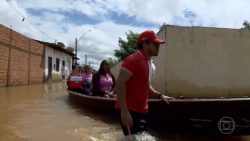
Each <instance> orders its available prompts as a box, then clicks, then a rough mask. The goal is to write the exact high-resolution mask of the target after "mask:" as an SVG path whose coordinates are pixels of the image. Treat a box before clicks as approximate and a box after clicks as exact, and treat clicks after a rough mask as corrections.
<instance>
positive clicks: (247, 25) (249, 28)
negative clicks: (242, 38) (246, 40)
mask: <svg viewBox="0 0 250 141" xmlns="http://www.w3.org/2000/svg"><path fill="white" fill-rule="evenodd" d="M243 26H244V27H243V28H242V29H246V30H249V31H250V23H249V22H248V21H244V23H243Z"/></svg>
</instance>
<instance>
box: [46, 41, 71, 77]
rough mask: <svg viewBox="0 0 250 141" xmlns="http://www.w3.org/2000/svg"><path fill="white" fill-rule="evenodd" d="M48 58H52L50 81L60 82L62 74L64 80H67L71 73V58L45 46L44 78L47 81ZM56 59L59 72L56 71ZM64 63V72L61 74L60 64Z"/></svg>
mask: <svg viewBox="0 0 250 141" xmlns="http://www.w3.org/2000/svg"><path fill="white" fill-rule="evenodd" d="M48 57H52V80H62V75H63V73H64V74H65V79H67V78H68V75H69V74H70V73H71V71H72V56H71V55H69V54H67V53H64V52H62V51H58V50H56V49H54V48H51V47H49V46H46V51H45V78H46V80H48ZM56 58H59V59H60V65H59V66H60V67H59V71H56ZM63 60H64V61H65V68H64V72H62V70H63V68H62V62H63Z"/></svg>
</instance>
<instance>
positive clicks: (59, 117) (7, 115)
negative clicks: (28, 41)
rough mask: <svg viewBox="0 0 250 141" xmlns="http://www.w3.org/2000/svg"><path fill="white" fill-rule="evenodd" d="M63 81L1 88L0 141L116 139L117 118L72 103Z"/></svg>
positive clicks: (186, 140) (188, 139)
mask: <svg viewBox="0 0 250 141" xmlns="http://www.w3.org/2000/svg"><path fill="white" fill-rule="evenodd" d="M65 88H66V86H65V84H64V83H61V82H59V83H53V84H51V85H49V84H41V85H31V86H17V87H9V88H1V89H0V141H99V140H100V141H117V140H120V139H121V138H122V137H123V135H122V131H121V129H120V125H119V121H118V120H117V119H114V118H111V117H108V116H105V115H100V114H98V115H96V114H95V113H91V112H89V111H85V110H84V109H83V108H80V107H78V106H76V105H74V104H72V102H69V99H68V94H67V92H66V90H65ZM157 137H158V138H160V140H167V141H180V140H181V141H182V140H183V141H193V140H199V141H203V140H206V141H209V140H214V141H215V140H218V141H219V140H220V141H221V140H237V141H247V140H250V138H249V137H247V136H243V137H240V136H238V137H204V136H191V135H190V136H187V135H185V136H184V135H175V134H174V135H167V134H160V135H158V136H157Z"/></svg>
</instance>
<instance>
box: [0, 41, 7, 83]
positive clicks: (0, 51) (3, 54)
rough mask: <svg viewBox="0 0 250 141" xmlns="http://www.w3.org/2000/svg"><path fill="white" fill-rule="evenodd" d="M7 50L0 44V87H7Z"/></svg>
mask: <svg viewBox="0 0 250 141" xmlns="http://www.w3.org/2000/svg"><path fill="white" fill-rule="evenodd" d="M8 55H9V48H7V47H4V46H2V45H1V44H0V87H2V86H6V85H7V71H8Z"/></svg>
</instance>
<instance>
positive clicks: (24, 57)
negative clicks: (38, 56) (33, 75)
mask: <svg viewBox="0 0 250 141" xmlns="http://www.w3.org/2000/svg"><path fill="white" fill-rule="evenodd" d="M28 57H29V54H28V53H26V52H23V51H19V50H16V49H11V59H10V68H9V73H10V75H9V77H10V78H9V84H10V85H25V84H28V72H29V69H28V64H29V62H28V61H29V58H28Z"/></svg>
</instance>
